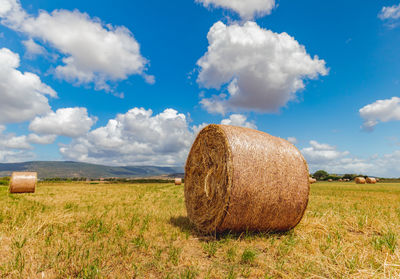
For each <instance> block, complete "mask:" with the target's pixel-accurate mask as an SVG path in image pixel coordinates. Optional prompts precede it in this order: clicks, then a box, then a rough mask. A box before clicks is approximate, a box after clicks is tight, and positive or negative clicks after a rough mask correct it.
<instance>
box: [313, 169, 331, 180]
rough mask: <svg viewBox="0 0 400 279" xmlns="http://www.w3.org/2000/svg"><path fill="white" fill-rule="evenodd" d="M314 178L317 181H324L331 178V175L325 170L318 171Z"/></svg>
mask: <svg viewBox="0 0 400 279" xmlns="http://www.w3.org/2000/svg"><path fill="white" fill-rule="evenodd" d="M313 176H314V177H315V178H316V179H317V180H324V179H326V178H327V177H328V176H329V173H327V172H326V171H324V170H318V171H316V172H314V174H313Z"/></svg>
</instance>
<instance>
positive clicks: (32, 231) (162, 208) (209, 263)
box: [0, 182, 400, 278]
mask: <svg viewBox="0 0 400 279" xmlns="http://www.w3.org/2000/svg"><path fill="white" fill-rule="evenodd" d="M399 239H400V184H399V183H380V184H376V185H356V184H354V182H347V183H336V182H331V183H328V182H326V183H324V182H318V183H316V184H313V185H312V186H311V195H310V200H309V204H308V208H307V211H306V214H305V216H304V218H303V220H302V221H301V223H300V224H299V225H298V226H297V227H296V228H295V229H294V230H292V231H290V232H287V233H283V234H273V233H270V234H267V233H250V232H249V233H242V234H231V233H225V234H222V235H217V236H203V235H200V234H198V233H197V232H196V230H195V228H194V227H193V226H192V225H191V224H190V222H189V221H188V219H187V217H186V211H185V204H184V196H183V186H175V185H172V184H86V183H58V184H55V183H42V184H39V185H38V187H37V189H36V193H35V194H24V195H10V194H9V193H8V188H7V187H4V186H0V278H400V247H399V246H400V240H399Z"/></svg>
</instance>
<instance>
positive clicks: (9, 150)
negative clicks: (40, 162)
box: [0, 125, 35, 163]
mask: <svg viewBox="0 0 400 279" xmlns="http://www.w3.org/2000/svg"><path fill="white" fill-rule="evenodd" d="M5 130H6V127H5V126H4V125H0V162H3V163H5V162H21V161H26V160H31V159H33V158H34V156H35V154H33V153H32V152H31V151H30V150H31V149H32V146H31V145H30V144H29V142H28V141H27V137H26V136H16V135H15V134H13V133H8V134H5V133H4V131H5Z"/></svg>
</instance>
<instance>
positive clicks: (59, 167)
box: [0, 161, 183, 178]
mask: <svg viewBox="0 0 400 279" xmlns="http://www.w3.org/2000/svg"><path fill="white" fill-rule="evenodd" d="M13 171H36V172H37V173H38V176H39V178H54V177H71V178H73V177H87V178H99V177H105V178H107V177H149V176H160V175H170V174H176V173H182V172H183V168H181V167H157V166H123V167H111V166H103V165H95V164H88V163H78V162H70V161H64V162H63V161H32V162H23V163H0V177H1V176H9V175H11V173H12V172H13Z"/></svg>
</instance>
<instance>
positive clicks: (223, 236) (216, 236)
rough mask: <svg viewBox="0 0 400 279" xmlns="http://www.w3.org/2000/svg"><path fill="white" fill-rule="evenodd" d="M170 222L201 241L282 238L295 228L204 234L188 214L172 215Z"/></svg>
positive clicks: (290, 233) (291, 232)
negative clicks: (277, 230) (274, 230)
mask: <svg viewBox="0 0 400 279" xmlns="http://www.w3.org/2000/svg"><path fill="white" fill-rule="evenodd" d="M169 223H170V224H171V225H173V226H174V227H177V228H179V229H180V230H181V232H183V233H186V234H190V235H192V236H194V237H196V238H198V240H200V241H204V242H209V241H221V240H228V239H234V240H250V239H261V238H262V239H269V238H278V239H279V238H280V237H283V236H287V235H293V233H294V230H290V231H286V232H272V231H271V232H258V231H244V232H232V231H225V232H222V233H212V234H204V233H202V232H200V231H199V230H197V229H196V227H195V225H194V224H192V223H191V222H190V220H189V218H188V217H187V216H178V217H171V218H170V219H169Z"/></svg>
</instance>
